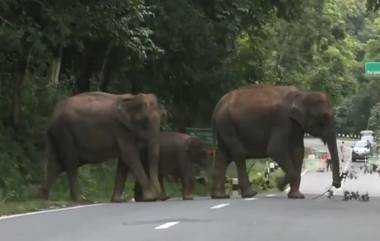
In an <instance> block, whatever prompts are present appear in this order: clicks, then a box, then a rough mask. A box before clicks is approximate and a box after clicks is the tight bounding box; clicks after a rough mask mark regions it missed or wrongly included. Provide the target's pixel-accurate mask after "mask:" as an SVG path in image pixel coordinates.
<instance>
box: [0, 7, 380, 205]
mask: <svg viewBox="0 0 380 241" xmlns="http://www.w3.org/2000/svg"><path fill="white" fill-rule="evenodd" d="M378 6H379V4H378V2H377V1H371V0H368V1H367V5H366V3H365V2H362V1H358V0H336V1H334V0H323V1H319V0H268V1H261V0H215V1H203V0H178V1H172V0H160V1H152V0H145V1H144V0H110V1H100V0H94V1H88V0H79V1H74V0H65V1H63V0H56V1H50V0H39V1H34V0H2V1H0V62H1V63H2V64H1V65H0V109H1V112H0V200H23V199H29V198H30V197H32V196H35V189H36V186H38V184H39V183H40V182H41V176H42V166H43V162H44V158H45V157H44V152H45V130H46V127H47V125H48V121H49V118H50V115H51V111H52V109H53V107H54V105H55V103H56V102H57V101H58V100H60V99H62V98H64V97H66V96H70V95H72V94H74V93H78V92H83V91H89V90H103V91H109V92H114V93H122V92H123V93H124V92H132V93H137V92H153V93H155V94H156V95H157V96H158V97H159V99H160V103H161V105H162V106H163V108H164V109H165V110H166V118H165V121H164V123H163V126H162V129H165V130H168V129H173V130H180V131H184V130H185V128H186V127H189V126H193V127H194V126H196V127H207V126H210V123H209V121H210V117H211V113H212V110H213V108H214V105H215V103H216V102H217V100H218V99H219V98H220V97H221V96H222V95H223V94H224V93H225V92H226V91H229V90H231V89H233V88H236V87H239V86H241V85H246V84H254V83H257V82H260V83H271V84H285V85H289V84H292V85H296V86H298V87H300V88H302V89H306V90H315V91H325V92H327V93H328V94H329V95H330V96H331V99H332V102H333V104H334V106H335V109H336V126H337V129H338V131H339V132H343V133H347V132H348V133H355V132H357V131H360V130H361V129H365V128H367V126H368V127H370V128H378V127H377V119H376V115H377V109H378V104H377V103H378V102H379V99H380V89H379V87H378V86H380V85H378V80H370V79H366V78H365V76H363V64H364V63H365V62H366V61H374V60H380V47H379V46H380V45H379V44H378V43H379V38H380V37H379V36H380V17H379V15H378V13H376V10H377V8H378ZM367 9H368V10H372V11H369V12H368V11H367ZM57 66H60V68H58V67H57ZM53 73H57V74H58V79H55V78H54V77H52V76H54V75H53ZM376 104H377V105H376ZM375 105H376V106H375ZM113 165H114V164H113V163H112V162H110V163H106V164H104V165H100V166H99V167H84V169H83V170H81V173H82V174H81V182H82V185H83V187H84V188H83V189H84V192H85V193H86V194H87V195H88V196H90V197H91V196H92V197H93V198H94V199H102V197H104V196H107V198H108V196H109V193H110V188H111V186H112V184H111V183H112V177H113V175H114V174H113V171H114V169H113V168H114V166H113ZM102 180H104V182H102ZM65 181H66V180H65V179H61V180H60V181H59V182H58V183H57V187H56V191H55V193H54V195H53V197H54V198H55V199H61V198H64V197H67V195H64V194H63V193H66V192H67V186H65V185H67V184H65V183H66V182H65Z"/></svg>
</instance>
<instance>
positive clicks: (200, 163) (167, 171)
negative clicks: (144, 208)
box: [135, 132, 209, 201]
mask: <svg viewBox="0 0 380 241" xmlns="http://www.w3.org/2000/svg"><path fill="white" fill-rule="evenodd" d="M208 166H209V165H208V155H207V146H206V144H205V143H204V142H203V141H202V140H201V139H199V138H197V137H192V136H189V135H187V134H182V133H178V132H161V134H160V157H159V177H158V178H159V182H160V185H161V191H162V193H161V200H166V199H168V198H169V196H167V194H166V192H165V188H164V185H163V178H164V177H168V176H171V177H173V178H175V179H180V180H181V183H182V197H183V199H184V200H191V199H193V193H192V192H193V185H194V177H195V175H196V174H197V173H198V172H200V171H201V170H206V169H207V168H208ZM139 195H140V191H139V187H138V186H136V187H135V199H136V200H137V201H139Z"/></svg>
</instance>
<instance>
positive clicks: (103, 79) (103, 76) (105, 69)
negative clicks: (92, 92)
mask: <svg viewBox="0 0 380 241" xmlns="http://www.w3.org/2000/svg"><path fill="white" fill-rule="evenodd" d="M112 50H113V45H112V43H110V44H108V46H107V50H106V53H105V55H104V60H103V64H102V70H101V71H100V74H99V78H100V79H99V89H100V90H101V91H107V89H108V85H109V83H110V81H111V73H112V71H111V70H112V66H111V65H112V64H111V63H112V62H113V61H111V60H110V56H113V55H112V54H111V53H112V52H113V51H112Z"/></svg>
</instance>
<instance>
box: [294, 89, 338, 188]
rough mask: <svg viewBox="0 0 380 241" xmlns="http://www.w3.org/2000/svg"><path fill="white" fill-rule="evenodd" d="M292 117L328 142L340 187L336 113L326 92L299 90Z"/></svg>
mask: <svg viewBox="0 0 380 241" xmlns="http://www.w3.org/2000/svg"><path fill="white" fill-rule="evenodd" d="M291 118H292V119H293V120H295V121H296V122H297V123H298V124H299V125H300V126H301V127H302V129H303V130H304V131H305V132H307V133H310V134H311V135H313V136H315V137H319V138H321V139H322V141H323V142H324V143H327V145H328V149H329V152H330V155H331V159H332V164H333V185H334V186H335V187H337V188H338V187H340V185H341V180H340V177H339V157H338V149H337V144H336V133H335V125H334V114H333V111H332V107H331V104H330V102H329V100H328V98H327V96H326V94H324V93H321V92H309V93H307V92H301V93H300V92H299V93H297V95H296V96H295V97H294V98H292V101H291Z"/></svg>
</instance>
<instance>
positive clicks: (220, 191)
mask: <svg viewBox="0 0 380 241" xmlns="http://www.w3.org/2000/svg"><path fill="white" fill-rule="evenodd" d="M212 126H213V130H214V134H215V138H216V140H217V145H218V152H217V158H216V161H215V163H214V167H213V171H214V173H213V184H212V187H211V197H212V198H229V195H227V194H226V193H225V190H224V183H225V173H226V169H227V167H228V165H229V164H230V163H231V162H232V161H234V162H235V164H236V167H237V172H238V180H239V188H240V190H241V196H242V197H253V196H255V195H256V194H257V191H256V190H255V189H254V188H252V186H251V185H250V183H249V179H248V175H247V170H246V163H245V159H246V158H268V157H269V158H271V159H272V160H273V161H275V162H277V163H278V165H279V166H280V167H281V168H282V169H283V171H284V172H285V180H286V181H285V184H287V183H289V184H290V191H289V192H288V198H296V199H303V198H305V196H304V195H303V194H302V193H301V192H300V190H299V186H300V181H301V175H300V173H301V169H302V164H303V158H304V140H303V138H304V135H305V133H309V134H311V135H312V136H315V137H318V138H321V139H322V141H323V142H324V143H325V144H326V143H327V145H328V149H329V152H330V155H331V159H332V171H333V172H332V173H333V174H332V177H333V186H335V187H336V188H339V187H340V185H341V178H340V176H339V159H338V152H337V144H336V134H335V126H334V114H333V111H332V107H331V104H330V102H329V100H328V96H327V95H326V94H325V93H323V92H307V91H302V90H299V89H298V88H296V87H294V86H272V85H248V86H243V87H241V88H238V89H235V90H232V91H230V92H228V93H226V94H225V95H224V96H223V97H222V98H221V99H220V100H219V102H218V103H217V105H216V106H215V109H214V112H213V115H212ZM284 186H285V185H284Z"/></svg>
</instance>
